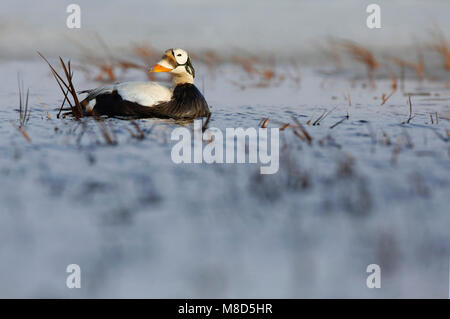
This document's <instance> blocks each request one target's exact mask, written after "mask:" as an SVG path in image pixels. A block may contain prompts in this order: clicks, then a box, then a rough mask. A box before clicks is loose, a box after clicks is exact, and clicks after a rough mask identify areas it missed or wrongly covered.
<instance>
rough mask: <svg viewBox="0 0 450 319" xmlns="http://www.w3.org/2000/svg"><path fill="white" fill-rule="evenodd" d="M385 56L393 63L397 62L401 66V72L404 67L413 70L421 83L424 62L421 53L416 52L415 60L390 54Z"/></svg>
mask: <svg viewBox="0 0 450 319" xmlns="http://www.w3.org/2000/svg"><path fill="white" fill-rule="evenodd" d="M387 58H388V59H389V60H390V61H392V62H393V63H395V64H397V65H398V66H399V67H400V68H401V70H402V72H403V70H404V69H412V70H414V72H416V76H417V80H418V81H419V83H422V81H423V79H424V77H425V62H424V59H423V55H422V54H421V53H418V57H417V62H411V61H407V60H405V59H402V58H399V57H395V56H391V55H389V56H387Z"/></svg>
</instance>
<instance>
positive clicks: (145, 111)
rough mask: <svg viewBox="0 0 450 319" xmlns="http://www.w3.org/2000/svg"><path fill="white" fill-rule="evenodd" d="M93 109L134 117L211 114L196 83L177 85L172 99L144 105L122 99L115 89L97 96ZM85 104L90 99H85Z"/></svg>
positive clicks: (109, 114) (103, 112)
mask: <svg viewBox="0 0 450 319" xmlns="http://www.w3.org/2000/svg"><path fill="white" fill-rule="evenodd" d="M95 99H96V103H95V106H94V109H93V112H92V113H94V114H96V115H108V116H120V117H132V118H149V117H157V118H173V119H194V118H198V117H205V116H208V115H209V114H210V110H209V107H208V103H207V102H206V100H205V98H204V97H203V95H202V93H201V92H200V91H199V90H198V89H197V88H196V87H195V85H194V84H190V83H183V84H178V85H177V86H175V88H174V90H173V95H172V98H171V100H170V101H167V102H161V103H159V104H156V105H154V106H143V105H140V104H138V103H136V102H131V101H127V100H124V99H122V97H121V96H120V94H119V93H118V92H117V91H116V90H114V91H113V92H110V93H104V94H100V95H97V96H96V97H95ZM83 102H84V103H82V104H83V105H85V104H87V103H88V102H89V101H87V100H85V101H83Z"/></svg>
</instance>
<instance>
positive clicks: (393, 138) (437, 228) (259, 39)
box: [0, 0, 450, 298]
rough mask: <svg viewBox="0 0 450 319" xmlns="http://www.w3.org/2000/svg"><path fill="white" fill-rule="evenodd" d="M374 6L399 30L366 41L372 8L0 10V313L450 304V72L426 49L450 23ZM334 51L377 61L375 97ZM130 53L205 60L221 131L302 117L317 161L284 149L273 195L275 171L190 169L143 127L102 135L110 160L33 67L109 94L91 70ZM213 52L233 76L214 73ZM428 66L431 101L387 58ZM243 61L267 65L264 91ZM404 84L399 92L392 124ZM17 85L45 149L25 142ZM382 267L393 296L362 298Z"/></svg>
mask: <svg viewBox="0 0 450 319" xmlns="http://www.w3.org/2000/svg"><path fill="white" fill-rule="evenodd" d="M378 2H379V3H380V5H381V8H382V25H383V27H382V28H381V29H377V30H370V29H368V28H366V27H365V19H366V17H367V13H366V12H365V8H366V6H367V4H369V3H372V1H356V0H342V1H339V3H338V2H337V1H326V0H320V1H319V0H317V1H285V2H279V1H277V2H274V1H259V0H258V1H257V0H254V1H250V4H249V5H248V6H242V5H241V2H240V1H234V0H233V1H211V0H207V1H206V0H196V1H193V2H191V3H190V4H186V2H185V1H178V0H176V1H171V2H169V1H164V3H162V2H160V1H142V2H140V1H126V2H124V1H109V2H108V5H107V6H106V5H105V4H104V3H103V2H92V1H84V0H80V1H78V3H79V4H80V6H81V9H82V13H81V14H82V28H81V29H80V30H69V29H67V28H66V26H65V19H66V17H67V13H66V11H65V10H66V6H67V4H68V3H69V2H67V3H66V2H64V1H63V2H61V1H56V0H55V1H52V0H46V1H40V3H39V5H35V2H32V1H21V2H16V1H9V0H5V1H2V4H1V5H0V6H1V7H2V10H0V11H1V12H0V20H1V23H0V40H1V41H0V70H1V77H0V121H1V125H0V297H8V298H10V297H67V298H78V297H92V298H106V297H113V298H115V297H139V298H141V297H142V298H151V297H153V298H164V297H173V298H177V297H179V298H191V297H203V298H214V297H235V298H252V297H255V298H256V297H261V298H270V297H272V298H282V297H286V298H287V297H296V298H298V297H305V298H310V297H328V298H333V297H344V298H345V297H356V298H379V297H387V298H391V297H392V298H400V297H427V298H428V297H438V298H447V297H448V294H449V255H450V216H449V209H448V208H449V206H450V205H449V204H450V199H449V194H450V161H449V157H450V147H449V146H450V144H449V137H450V136H449V135H450V125H449V120H450V72H448V71H446V70H444V68H443V67H442V66H443V62H444V61H443V59H442V56H440V55H439V54H437V53H436V52H435V51H434V52H433V51H432V50H431V49H430V45H431V44H432V43H434V44H436V43H437V42H436V37H433V34H432V33H431V32H430V30H434V31H436V30H437V29H436V25H438V26H439V27H440V29H441V30H442V31H443V34H445V35H446V36H448V35H449V34H448V30H449V27H450V25H449V23H450V19H448V12H449V8H450V3H449V2H448V1H444V0H442V1H438V0H436V1H419V0H414V1H387V0H386V1H378ZM167 21H170V22H171V23H170V24H168V23H167ZM433 27H434V28H435V29H433ZM96 34H98V35H99V36H100V37H101V38H102V39H103V40H104V42H105V43H106V45H107V46H108V48H109V49H105V48H104V46H103V45H102V44H101V43H99V37H97V36H96ZM187 34H188V35H189V36H186V35H187ZM328 36H333V37H334V38H333V39H341V38H345V39H350V40H353V41H357V42H358V43H361V44H363V45H364V46H366V47H368V48H369V49H370V50H371V52H375V54H376V58H377V59H379V61H380V62H382V64H380V66H379V68H378V69H377V70H376V71H377V72H376V73H375V83H376V88H374V89H373V88H371V87H370V83H368V81H367V79H366V73H365V72H366V70H365V68H364V67H362V66H361V65H358V64H357V63H355V62H354V59H353V60H352V58H351V57H350V55H349V54H348V52H343V50H340V51H339V53H340V54H341V58H342V68H341V69H335V65H333V63H332V58H333V56H331V57H330V55H328V56H327V55H325V54H324V50H323V48H328V49H331V48H330V47H327V45H329V44H330V43H331V42H329V41H328V42H327V39H328V40H329V39H330V38H327V37H328ZM132 44H138V45H144V44H151V45H152V46H153V48H154V50H155V51H157V52H160V51H161V53H162V52H163V50H165V49H167V48H169V47H173V46H174V47H182V48H185V49H188V50H189V52H191V53H195V54H196V58H193V63H194V66H195V68H196V75H197V77H196V85H197V86H198V88H199V89H200V90H201V91H203V92H204V95H205V97H206V99H207V101H208V102H209V104H210V106H211V111H212V114H213V115H212V117H211V122H210V127H216V128H219V129H221V130H223V131H225V129H226V128H236V127H243V128H247V127H255V128H257V127H258V126H259V125H260V122H261V120H262V119H264V118H269V121H268V127H281V126H282V125H283V124H284V123H288V122H289V123H291V124H294V120H293V117H295V118H296V119H298V121H300V122H301V123H302V124H303V125H304V127H305V128H306V130H307V132H308V133H309V134H310V136H311V138H312V141H311V143H308V142H307V141H304V140H301V139H300V138H299V137H298V136H296V135H295V134H294V132H293V130H292V129H291V128H287V129H285V130H284V131H281V132H280V168H279V171H278V173H277V174H274V175H261V174H260V166H261V165H260V164H259V163H258V164H205V163H203V164H180V165H177V164H174V163H173V162H172V160H171V149H172V146H173V145H174V144H175V142H173V141H171V140H170V134H171V132H172V131H173V129H175V128H177V127H179V125H178V124H175V123H174V122H171V121H162V120H155V119H146V120H138V121H137V123H138V125H139V127H140V128H141V129H142V131H143V132H144V134H145V138H144V139H142V140H138V139H136V138H133V137H132V134H131V133H130V130H131V132H134V133H133V134H136V128H135V126H134V125H133V124H132V123H131V122H130V121H127V120H120V119H106V120H105V123H106V125H107V127H108V129H109V130H110V131H111V132H113V134H112V135H113V137H114V138H115V139H116V140H117V144H116V145H108V143H107V142H106V141H105V138H104V136H103V135H102V133H101V129H100V127H99V124H98V123H97V122H96V121H94V120H93V119H91V118H84V119H82V120H81V122H78V121H75V120H74V119H73V118H71V117H67V118H65V119H57V118H56V113H57V109H58V107H59V106H60V104H61V102H62V95H61V92H60V90H59V88H58V86H57V84H56V83H55V81H54V79H53V77H52V76H51V74H50V72H49V70H48V67H47V65H46V64H45V62H44V61H42V60H40V59H38V57H37V55H36V50H39V51H41V52H43V53H44V54H45V55H46V56H48V57H49V59H50V60H51V62H52V63H55V64H57V60H56V59H55V57H57V56H58V55H60V54H61V55H63V56H64V57H65V58H66V59H67V58H71V59H73V66H74V70H75V76H74V83H75V85H76V87H77V88H78V89H80V90H81V89H88V88H92V87H95V86H98V85H99V83H98V82H97V81H94V80H93V78H94V77H95V76H96V75H97V73H96V72H98V70H97V69H96V70H95V71H94V72H92V73H91V74H86V73H85V69H86V66H87V67H92V64H86V62H87V59H86V57H84V56H83V54H86V52H87V51H89V50H90V54H92V56H91V58H98V57H100V58H101V59H106V56H107V55H108V53H109V54H111V55H113V56H114V57H116V58H120V57H125V58H129V57H130V54H131V51H132V50H130V47H129V46H130V45H132ZM82 46H85V47H86V48H89V49H88V50H87V51H86V50H83V49H82V48H81V47H82ZM204 50H213V51H214V52H216V53H218V55H219V56H220V57H221V58H223V59H222V60H221V62H220V63H219V62H218V65H213V66H212V67H211V66H206V65H204V64H202V63H201V62H200V61H199V57H200V56H201V55H199V54H201V52H203V53H204ZM328 53H330V52H328ZM331 53H333V52H331ZM421 54H423V57H424V61H425V69H426V74H425V80H424V81H423V83H419V82H418V81H417V79H416V77H415V74H414V72H412V71H411V70H408V71H407V72H406V80H405V82H404V83H401V80H400V72H399V68H398V67H397V65H395V64H394V63H393V62H392V61H390V60H389V58H388V57H387V56H388V55H394V56H396V57H401V58H404V59H406V60H407V61H410V62H412V63H416V62H417V61H419V60H418V57H420V56H421ZM241 55H242V56H241ZM233 56H234V57H236V56H238V57H242V58H245V59H247V58H248V57H258V58H261V60H262V62H261V64H258V63H259V62H258V61H256V63H255V66H256V67H257V68H258V70H259V71H261V73H260V74H259V75H251V72H246V71H244V70H242V68H240V66H246V67H249V66H251V65H250V64H246V63H245V62H244V63H243V62H242V61H235V60H233ZM134 58H136V56H134ZM250 60H251V58H250ZM134 61H136V60H134ZM90 62H92V61H90ZM150 62H153V60H152V61H149V63H150ZM155 62H156V61H155ZM294 62H295V63H294ZM140 63H142V60H141V61H140ZM270 63H273V64H270ZM385 63H387V64H385ZM387 65H388V66H390V67H391V69H389V68H387V67H386V66H387ZM247 71H248V70H247ZM388 71H392V72H393V74H395V76H396V77H397V84H398V87H397V90H396V91H395V92H394V94H393V95H392V96H391V97H390V98H389V99H388V100H387V102H386V103H385V104H384V105H381V104H382V102H381V98H382V95H383V94H385V96H387V95H389V93H390V92H391V90H392V88H391V84H392V83H391V77H390V74H389V72H388ZM18 74H19V76H20V78H21V79H22V80H23V83H24V88H25V90H26V89H27V88H29V89H30V101H29V104H30V106H31V116H30V120H29V122H28V123H27V125H26V126H25V127H24V129H25V131H26V132H27V134H28V135H29V137H30V139H31V142H28V141H27V140H26V139H25V138H24V136H23V135H22V134H21V133H20V132H19V131H18V130H17V129H16V128H15V127H14V126H13V124H15V125H18V123H19V120H18V119H19V112H18V106H19V98H18V89H17V81H16V79H17V75H18ZM117 76H118V78H119V79H120V80H145V79H146V77H145V74H144V73H143V72H142V71H130V70H128V71H127V72H125V73H124V74H122V73H121V72H117ZM408 96H410V97H411V103H412V114H410V107H409V104H408ZM349 100H350V101H349ZM42 104H44V106H43V105H42ZM45 109H48V111H49V114H50V118H49V117H48V116H47V113H46V111H45ZM324 112H326V113H325V114H326V116H325V117H323V118H322V120H321V121H320V123H319V125H312V124H313V123H314V122H316V121H318V118H319V117H320V116H322V115H323V114H324ZM347 115H348V118H346V116H347ZM410 115H411V117H412V119H411V120H410V121H409V123H406V122H408V119H409V118H410ZM437 118H438V121H437V120H436V119H437ZM308 122H309V125H308ZM318 122H319V121H318ZM184 125H185V127H187V128H191V127H192V124H190V123H184ZM69 264H78V265H79V266H80V267H81V286H82V288H81V289H68V288H67V286H66V278H67V276H68V273H66V267H67V265H69ZM369 264H378V265H379V266H380V267H381V288H380V289H368V288H367V286H366V279H367V276H368V275H369V274H368V273H367V272H366V268H367V266H368V265H369Z"/></svg>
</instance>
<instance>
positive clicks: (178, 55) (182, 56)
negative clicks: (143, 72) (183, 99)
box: [151, 49, 195, 84]
mask: <svg viewBox="0 0 450 319" xmlns="http://www.w3.org/2000/svg"><path fill="white" fill-rule="evenodd" d="M151 71H152V72H170V73H171V74H173V75H174V81H175V83H176V84H181V83H194V77H195V70H194V67H193V66H192V63H191V58H190V57H189V55H188V53H187V52H186V51H184V50H183V49H169V50H167V51H166V52H164V55H163V57H162V59H161V61H159V62H158V63H156V64H155V65H154V66H153V68H152V69H151Z"/></svg>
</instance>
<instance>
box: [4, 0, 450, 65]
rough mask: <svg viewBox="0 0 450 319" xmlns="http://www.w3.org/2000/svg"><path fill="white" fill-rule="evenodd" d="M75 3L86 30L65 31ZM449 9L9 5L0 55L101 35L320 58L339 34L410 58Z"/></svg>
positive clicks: (63, 48) (433, 4)
mask: <svg viewBox="0 0 450 319" xmlns="http://www.w3.org/2000/svg"><path fill="white" fill-rule="evenodd" d="M70 3H77V4H79V5H80V7H81V21H82V22H81V28H80V29H68V28H67V27H66V19H67V16H68V15H69V14H68V13H66V8H67V6H68V5H69V4H70ZM371 3H377V4H379V5H380V6H381V24H382V28H381V29H368V28H367V27H366V19H367V16H368V13H366V7H367V5H368V4H371ZM449 12H450V2H449V1H446V0H433V1H424V0H422V1H419V0H408V1H406V0H379V1H373V0H371V1H365V0H340V1H335V0H301V1H299V0H284V1H266V0H262V1H261V0H247V1H245V2H242V1H240V0H227V1H217V0H193V1H182V0H172V1H153V0H152V1H137V0H131V1H118V0H112V1H107V2H105V1H85V0H79V1H58V0H43V1H39V4H37V3H36V2H35V1H31V0H30V1H26V0H22V1H13V0H3V1H2V4H1V10H0V21H1V22H0V57H2V58H14V59H15V58H18V57H21V58H28V57H35V56H36V54H35V51H36V49H37V48H39V50H41V51H43V52H46V53H48V54H54V55H70V56H72V57H73V56H74V55H76V54H78V53H79V51H80V50H79V45H78V44H79V43H81V44H83V45H85V46H86V47H95V46H96V45H98V39H97V35H98V36H101V38H102V39H104V41H105V42H106V43H107V44H108V46H109V47H111V48H112V49H113V50H127V48H129V46H130V45H132V43H141V44H144V43H145V44H150V45H152V46H153V47H155V48H156V49H158V50H164V49H166V48H169V47H182V48H186V49H188V50H201V49H212V50H217V51H218V52H219V53H221V54H222V55H232V54H234V53H235V52H236V50H237V49H242V50H244V51H246V52H248V53H249V54H252V55H258V56H267V55H269V56H276V57H277V58H292V57H295V58H304V59H305V60H307V59H308V60H312V61H316V59H318V58H320V56H319V57H318V56H317V54H315V53H317V49H318V45H320V41H322V40H323V39H324V38H326V37H327V36H333V37H342V38H349V39H352V40H353V41H356V42H360V43H361V44H363V45H368V46H370V47H371V49H375V50H376V49H379V50H382V49H386V48H388V49H389V50H391V51H392V52H391V53H398V52H401V53H402V54H408V52H409V51H408V48H411V47H412V45H413V44H414V45H416V44H417V43H418V42H421V41H426V40H427V39H429V38H430V34H429V31H430V29H431V28H432V27H433V26H434V25H438V26H439V27H440V28H441V29H442V30H444V31H446V30H449V28H450V19H449ZM75 43H77V44H75Z"/></svg>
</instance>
